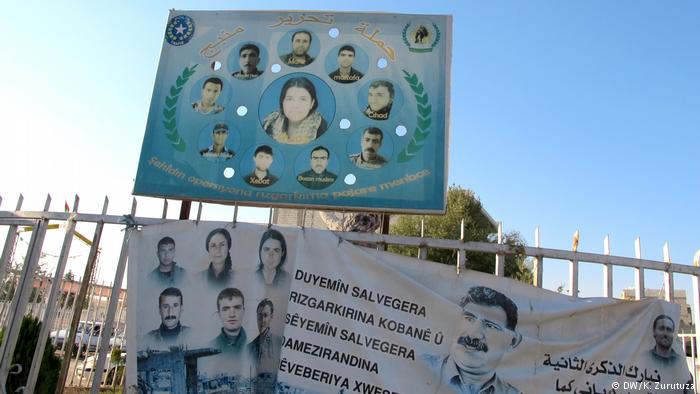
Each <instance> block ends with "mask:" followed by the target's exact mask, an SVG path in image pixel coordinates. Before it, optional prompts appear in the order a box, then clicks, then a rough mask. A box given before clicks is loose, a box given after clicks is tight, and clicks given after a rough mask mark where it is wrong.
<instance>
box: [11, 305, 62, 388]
mask: <svg viewBox="0 0 700 394" xmlns="http://www.w3.org/2000/svg"><path fill="white" fill-rule="evenodd" d="M40 330H41V323H40V322H39V319H37V318H36V317H33V316H30V315H26V316H24V318H22V325H21V327H20V334H19V337H18V338H17V346H16V347H15V353H14V355H13V357H12V364H13V365H14V364H19V365H21V366H22V372H21V373H19V374H10V375H9V376H8V377H7V386H6V389H7V392H8V393H14V392H15V391H16V390H17V389H19V388H20V387H22V386H24V385H25V384H26V382H27V377H28V376H29V369H30V368H31V365H32V357H33V355H34V349H35V348H36V343H37V340H38V338H39V331H40ZM4 334H5V330H4V329H3V330H2V331H0V342H2V339H3V338H4V336H5V335H4ZM55 351H56V349H55V348H54V347H53V345H52V344H51V341H50V340H48V339H47V341H46V347H45V348H44V355H43V358H42V360H41V368H40V369H39V376H38V377H37V380H36V386H35V392H36V393H53V392H55V391H56V384H57V383H58V375H59V373H60V371H61V359H60V358H58V357H57V356H56V355H55V354H54V353H55Z"/></svg>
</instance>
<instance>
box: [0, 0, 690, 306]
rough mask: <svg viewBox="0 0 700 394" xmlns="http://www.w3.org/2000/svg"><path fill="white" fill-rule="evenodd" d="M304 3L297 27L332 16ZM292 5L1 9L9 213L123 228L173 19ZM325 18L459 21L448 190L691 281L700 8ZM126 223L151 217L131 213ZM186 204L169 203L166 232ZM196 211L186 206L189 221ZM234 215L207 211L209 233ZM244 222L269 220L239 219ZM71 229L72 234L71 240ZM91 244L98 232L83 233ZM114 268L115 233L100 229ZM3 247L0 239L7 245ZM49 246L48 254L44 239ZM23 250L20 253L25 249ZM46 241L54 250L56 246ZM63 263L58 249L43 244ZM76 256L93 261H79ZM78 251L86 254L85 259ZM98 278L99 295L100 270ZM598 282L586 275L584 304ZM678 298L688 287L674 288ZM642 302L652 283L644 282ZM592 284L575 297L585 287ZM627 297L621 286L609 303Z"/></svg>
mask: <svg viewBox="0 0 700 394" xmlns="http://www.w3.org/2000/svg"><path fill="white" fill-rule="evenodd" d="M328 5H329V3H328V2H324V1H303V0H302V1H297V2H295V8H294V9H297V10H327V7H328ZM288 6H289V2H282V1H265V2H242V1H225V2H224V1H218V2H217V1H197V2H185V1H171V2H162V1H150V2H145V3H141V2H138V3H137V2H119V3H109V2H88V1H76V2H70V3H69V2H50V3H48V4H41V5H37V3H33V2H11V3H9V4H7V5H5V7H4V8H5V9H8V8H9V10H8V11H7V12H6V13H5V15H6V19H5V21H4V22H3V23H2V24H1V25H0V37H3V38H4V40H3V61H2V62H0V84H1V86H3V88H2V90H1V91H0V119H2V120H3V123H4V124H3V127H2V128H1V129H0V136H1V137H2V138H1V139H0V141H1V142H0V147H2V148H1V149H0V168H1V169H2V170H0V196H2V198H3V200H2V204H1V205H0V209H1V210H13V209H14V206H15V204H16V201H17V196H18V195H19V193H23V195H24V197H25V203H24V209H27V210H40V209H41V208H42V207H43V205H44V200H45V198H46V195H47V194H49V193H50V194H51V196H52V198H53V203H52V206H51V209H52V210H54V211H62V210H63V204H64V201H66V200H67V201H68V202H69V203H70V204H71V206H72V201H73V198H74V195H75V194H78V195H79V196H80V198H81V202H80V211H82V212H93V213H98V212H100V210H101V207H102V202H103V199H104V197H105V196H109V198H110V209H109V213H111V214H125V213H128V211H129V209H130V205H131V199H132V197H131V195H130V193H131V190H132V188H133V180H134V177H135V175H136V168H137V164H138V158H139V154H140V149H141V144H142V141H143V133H144V130H145V126H146V118H147V115H148V108H149V104H150V100H151V95H152V92H153V86H154V82H155V77H156V69H157V66H158V60H159V56H160V50H161V46H162V42H163V32H164V29H165V25H166V23H167V17H168V10H169V9H171V8H175V9H179V10H180V9H181V10H201V9H204V10H236V9H239V10H248V9H259V10H287V9H289V8H288ZM337 7H339V8H336V9H333V11H365V12H389V13H412V14H450V15H452V16H453V18H454V24H453V48H452V64H451V67H452V80H451V97H450V102H451V119H450V123H451V129H450V141H449V144H450V148H449V184H456V185H460V186H463V187H465V188H469V189H472V190H473V191H474V192H475V193H476V195H477V196H479V197H480V199H481V201H482V203H483V205H484V207H485V208H486V210H487V211H488V212H489V213H490V214H491V216H492V217H493V218H495V219H496V220H497V221H501V222H502V223H503V226H504V228H505V230H506V231H519V232H520V233H521V234H522V236H523V237H524V239H525V240H526V241H527V243H528V244H529V245H533V244H534V233H535V228H536V227H538V226H539V229H540V234H541V245H542V246H543V247H547V248H559V249H570V248H571V239H572V235H573V233H574V232H575V231H576V230H579V232H580V234H581V235H580V244H579V251H585V252H594V253H602V251H603V239H604V237H605V236H606V235H609V237H610V240H611V251H612V254H615V255H621V256H629V257H633V256H634V242H635V239H636V238H637V237H639V238H640V240H641V244H642V257H644V258H648V259H654V260H661V259H662V258H663V254H662V250H663V245H664V243H665V242H668V243H669V247H670V252H671V253H670V255H671V260H672V261H673V262H675V263H681V264H692V260H693V255H694V254H695V253H696V251H698V250H699V249H700V229H699V227H700V208H699V207H698V201H699V200H700V160H699V159H698V157H699V156H698V152H699V149H700V132H699V131H700V130H699V129H700V110H698V108H700V51H698V48H700V24H698V23H697V21H698V19H699V18H700V2H697V1H694V0H678V1H672V2H658V1H647V0H641V1H638V0H637V1H631V0H623V1H614V2H612V1H602V0H598V1H566V2H563V1H558V0H542V1H527V2H507V1H488V2H485V1H484V2H473V1H460V2H457V1H441V0H432V1H429V2H427V1H413V0H406V1H402V2H400V3H399V2H388V1H387V2H381V1H353V2H341V3H337ZM137 200H138V204H139V208H138V211H137V213H140V214H142V215H144V216H153V215H159V214H160V211H161V210H162V202H161V201H160V200H157V199H151V198H142V197H139V198H137ZM178 208H179V203H178V202H176V201H172V202H171V203H170V213H169V217H172V218H176V217H177V214H178ZM194 209H195V210H196V207H195V208H194ZM231 212H232V209H231V208H230V207H228V208H215V207H213V206H207V207H205V210H204V215H203V218H204V219H216V220H229V219H230V218H231V215H232V213H231ZM239 220H242V221H257V222H265V221H267V211H266V210H260V209H249V210H242V211H241V214H240V216H239ZM79 230H81V228H80V227H79ZM84 231H85V232H86V234H85V235H87V236H88V237H91V234H92V229H91V227H87V226H86V227H85V230H84ZM109 231H110V233H109V234H110V235H109V237H107V238H105V239H109V240H110V242H111V244H112V247H111V248H110V250H112V251H111V252H109V253H107V252H105V253H104V254H103V257H102V261H104V263H103V264H105V266H109V265H110V264H114V263H115V262H116V258H117V256H118V249H119V247H120V245H121V233H120V231H119V228H116V227H115V228H110V229H109ZM0 235H2V236H3V237H4V232H0ZM51 237H57V238H60V237H58V236H57V235H51ZM23 238H25V239H27V240H28V239H29V236H28V235H23ZM52 242H53V241H52ZM53 243H56V244H57V245H58V246H55V249H56V251H55V252H53V253H54V254H58V251H59V250H60V242H53ZM74 248H75V251H73V250H72V255H74V257H73V258H72V259H71V260H76V261H77V260H79V257H78V256H86V255H87V248H86V247H84V246H81V245H79V244H76V246H75V247H74ZM80 248H83V249H84V250H81V249H80ZM566 267H567V265H566V262H556V261H545V287H547V288H549V289H554V288H556V287H557V286H559V285H564V286H565V287H568V284H567V283H566V282H567V279H566V275H567V274H566ZM104 271H105V274H104V275H103V274H101V277H102V278H103V279H104V280H105V281H110V280H111V279H110V278H109V275H110V274H107V273H108V272H109V269H107V268H105V269H104ZM601 272H602V270H601V269H600V267H598V266H595V265H588V264H584V265H583V266H582V268H581V275H582V284H581V286H580V287H581V295H582V296H599V295H602V277H601ZM675 279H676V281H677V283H676V287H677V288H686V289H689V286H690V281H689V279H688V278H687V277H685V276H683V275H676V276H675ZM646 281H647V283H646V284H647V287H650V288H660V287H661V274H660V273H658V272H648V273H647V274H646ZM584 283H585V285H584ZM632 285H633V280H632V276H631V270H629V269H616V270H615V283H614V287H615V294H616V295H618V294H619V293H620V290H621V289H622V288H623V287H629V286H632Z"/></svg>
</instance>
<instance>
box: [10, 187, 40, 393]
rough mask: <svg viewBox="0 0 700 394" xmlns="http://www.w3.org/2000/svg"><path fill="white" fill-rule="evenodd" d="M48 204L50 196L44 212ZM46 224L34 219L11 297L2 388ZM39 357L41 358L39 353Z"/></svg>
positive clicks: (37, 260)
mask: <svg viewBox="0 0 700 394" xmlns="http://www.w3.org/2000/svg"><path fill="white" fill-rule="evenodd" d="M50 204H51V196H47V197H46V203H45V204H44V212H48V210H49V206H50ZM48 224H49V220H48V219H39V220H37V221H36V225H35V226H34V231H32V238H31V240H30V242H29V245H30V246H29V253H27V256H26V257H25V260H24V267H23V268H22V274H21V275H20V279H19V283H18V284H17V292H16V293H15V296H14V297H13V298H12V304H11V306H10V313H12V315H11V316H12V317H11V318H10V323H9V325H8V326H7V330H6V331H5V338H4V340H3V343H2V347H0V387H2V388H4V387H5V386H6V384H7V375H8V373H9V372H10V365H11V364H12V357H13V355H14V353H15V346H16V345H17V338H18V337H19V331H20V327H21V326H22V319H23V317H24V309H25V308H26V306H27V302H28V301H29V296H30V295H31V292H32V288H33V287H34V273H35V271H36V268H37V265H38V264H39V257H40V256H41V247H42V245H43V243H44V237H45V236H46V227H47V226H48ZM35 356H36V355H35ZM39 358H41V355H40V356H39ZM26 367H27V366H26V365H25V366H24V368H26Z"/></svg>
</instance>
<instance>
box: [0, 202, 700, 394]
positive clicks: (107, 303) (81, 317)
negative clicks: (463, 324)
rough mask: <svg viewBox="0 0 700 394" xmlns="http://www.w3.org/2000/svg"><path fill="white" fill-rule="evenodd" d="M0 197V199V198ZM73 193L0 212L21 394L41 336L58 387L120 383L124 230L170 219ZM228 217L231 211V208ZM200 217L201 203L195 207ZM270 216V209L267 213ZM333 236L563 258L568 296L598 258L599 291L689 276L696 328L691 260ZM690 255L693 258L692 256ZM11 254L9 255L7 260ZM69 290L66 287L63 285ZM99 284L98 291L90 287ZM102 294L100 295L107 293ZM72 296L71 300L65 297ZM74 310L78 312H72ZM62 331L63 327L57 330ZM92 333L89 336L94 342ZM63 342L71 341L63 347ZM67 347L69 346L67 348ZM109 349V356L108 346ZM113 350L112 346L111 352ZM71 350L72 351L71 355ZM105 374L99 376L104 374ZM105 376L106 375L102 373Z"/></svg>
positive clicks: (498, 270) (697, 303) (3, 275)
mask: <svg viewBox="0 0 700 394" xmlns="http://www.w3.org/2000/svg"><path fill="white" fill-rule="evenodd" d="M0 202H1V200H0ZM78 202H79V200H78V198H77V197H76V199H75V202H74V205H73V212H50V211H49V209H48V207H49V204H50V198H47V201H46V204H45V207H44V210H42V211H22V210H21V205H22V198H21V197H20V199H19V201H18V204H17V207H16V209H15V210H12V211H0V226H2V227H4V228H6V229H7V236H6V241H5V246H4V248H3V251H2V255H0V285H3V286H4V284H5V283H8V281H10V282H11V283H13V284H15V286H14V288H15V291H14V294H13V296H12V298H11V301H9V300H5V302H0V326H1V327H3V328H4V330H5V336H4V339H3V343H2V347H1V348H0V356H1V357H2V358H1V360H0V384H1V385H2V386H1V387H3V388H4V387H5V382H6V380H7V376H8V374H9V373H10V372H16V370H17V366H13V365H11V357H10V355H12V354H13V352H14V349H15V346H16V343H17V338H18V337H19V335H20V332H19V327H20V324H21V321H22V317H23V316H24V315H25V314H31V315H33V316H37V317H38V318H39V319H40V320H41V322H42V328H41V332H40V336H39V340H38V344H37V346H36V350H35V353H34V354H35V357H34V359H33V361H32V364H31V365H30V366H25V365H23V366H21V368H22V369H26V368H29V370H30V373H29V378H28V381H27V385H26V387H25V392H32V391H33V388H34V387H35V384H36V377H37V373H38V366H39V363H40V361H41V360H40V358H41V357H37V355H42V354H43V353H44V347H45V345H46V340H47V338H49V335H50V334H52V333H53V335H51V338H50V340H51V341H52V343H54V345H58V347H59V348H60V350H59V352H58V353H59V354H61V355H62V356H63V361H62V368H61V374H60V376H59V387H60V388H61V389H62V388H64V387H70V386H84V387H91V388H92V392H96V391H97V390H98V389H99V388H100V387H105V386H111V387H115V386H120V385H121V384H123V379H124V367H123V361H122V360H123V358H122V357H121V356H122V351H125V349H126V340H125V339H126V336H125V335H126V330H125V327H126V325H125V322H126V302H127V298H126V294H125V292H123V290H122V282H123V279H124V271H125V268H126V260H127V249H126V247H127V243H128V239H129V235H130V233H131V231H132V230H133V229H134V228H136V227H137V226H143V225H151V224H161V223H165V222H170V221H174V220H172V219H166V215H167V201H166V200H164V209H163V215H162V217H160V218H153V217H137V216H136V200H135V199H134V200H133V204H132V209H131V212H130V213H129V214H128V215H107V213H106V212H107V205H108V203H109V201H108V200H107V199H105V201H104V204H103V209H102V213H101V214H89V213H79V212H78V211H77V206H78ZM234 212H235V213H234V218H233V220H234V221H235V220H236V216H235V215H236V213H237V212H238V209H237V208H236V210H235V211H234ZM200 215H201V205H200V209H199V211H198V213H197V217H198V219H197V220H199V216H200ZM270 217H272V215H270ZM52 221H53V222H60V223H63V224H64V225H63V227H62V228H63V229H64V231H65V236H64V239H63V243H62V246H61V253H60V255H59V256H58V259H57V262H56V268H55V270H54V271H53V273H51V274H49V275H48V276H49V278H50V279H51V280H49V281H47V282H48V283H49V285H48V286H47V289H46V292H47V293H46V292H45V294H43V297H42V300H41V301H39V302H37V300H36V299H34V300H32V299H31V297H30V296H31V294H32V290H33V288H34V287H35V286H34V284H35V282H36V281H35V280H34V279H35V273H36V271H37V266H38V261H39V256H40V255H41V252H42V247H43V243H44V239H45V236H46V229H47V227H48V225H49V222H52ZM78 223H92V224H94V226H95V228H94V235H93V238H92V242H91V248H90V253H89V255H88V257H87V260H86V263H85V270H84V273H83V276H82V278H87V280H82V281H80V288H79V290H78V291H77V293H73V292H71V291H68V292H64V293H61V291H62V290H61V289H63V288H64V287H62V283H63V282H64V274H65V272H64V271H65V268H66V261H67V259H68V256H69V253H70V248H71V241H72V239H73V236H74V233H75V226H76V224H78ZM105 225H114V226H118V227H120V228H121V229H122V230H124V235H123V239H122V243H121V249H120V252H119V258H118V260H117V264H116V268H115V271H114V280H113V281H112V282H111V283H110V284H109V285H104V284H102V285H98V284H97V283H95V281H94V280H93V281H91V280H90V278H94V273H95V268H96V266H97V265H98V255H99V252H100V250H101V248H102V245H101V239H102V233H103V229H104V227H105ZM20 226H30V227H31V228H32V236H31V240H30V241H29V242H28V245H27V251H26V254H25V256H24V261H23V264H21V267H22V268H21V270H15V272H14V273H11V272H10V270H9V268H10V266H11V264H12V262H13V261H17V260H18V258H17V254H16V253H15V252H16V246H17V238H18V228H19V227H20ZM336 234H337V235H338V236H340V237H341V238H343V239H345V240H347V241H350V242H357V243H362V244H365V245H367V244H372V245H376V247H377V248H379V249H385V248H386V246H387V245H401V246H410V247H415V248H417V250H418V258H420V259H425V258H426V256H427V251H428V249H431V248H438V249H450V250H455V251H457V259H456V261H455V270H456V271H457V273H459V271H461V270H463V269H465V268H469V261H468V257H467V252H483V253H489V254H492V255H494V257H495V264H494V275H497V276H503V275H504V264H505V258H504V257H505V256H506V255H509V254H516V253H519V254H524V255H526V256H528V257H531V258H532V260H533V285H534V286H537V287H542V277H543V267H544V265H543V261H544V259H553V260H556V261H561V262H562V263H564V264H568V272H569V275H568V277H569V286H570V289H569V295H570V296H572V297H577V295H578V290H579V265H580V264H581V263H584V262H585V263H594V264H600V265H601V266H602V269H603V278H602V282H603V291H604V295H605V296H606V297H612V296H613V294H612V292H613V267H616V266H617V267H628V268H632V269H633V270H634V276H635V298H636V299H641V298H643V295H644V294H645V286H644V275H645V270H652V271H659V272H662V273H663V296H664V298H665V299H666V300H667V301H672V297H673V295H674V280H673V274H674V273H679V274H686V275H690V277H691V281H692V288H693V291H692V300H691V308H692V311H691V312H692V313H691V315H692V322H693V324H692V325H693V327H695V328H697V327H700V293H699V289H700V267H698V266H697V265H698V264H697V263H698V262H697V261H695V262H694V263H695V264H694V265H692V266H691V265H683V264H675V263H671V262H670V261H668V259H667V261H665V262H662V261H654V260H648V259H642V258H639V256H638V257H637V258H631V257H622V256H612V255H610V254H609V253H604V254H596V253H586V252H578V251H573V250H571V251H570V250H560V249H549V248H542V247H540V245H539V237H536V245H535V246H534V247H529V246H527V247H524V248H522V249H515V248H514V247H512V246H510V245H507V244H505V243H502V241H500V240H502V239H503V238H502V237H501V236H500V235H501V226H499V237H498V239H499V241H498V242H496V243H488V242H473V241H467V240H446V239H433V238H424V237H406V236H396V235H383V234H374V233H358V232H337V233H336ZM696 257H697V256H696ZM13 259H14V260H13ZM70 288H71V289H72V288H73V287H72V286H71V287H70ZM97 288H99V291H96V290H95V289H97ZM107 293H108V294H107ZM71 296H72V298H73V302H72V304H70V303H68V301H67V299H69V298H70V297H71ZM78 308H80V309H79V310H80V313H77V310H78ZM96 325H99V327H100V328H99V330H94V329H88V328H87V327H88V326H92V327H95V326H96ZM61 330H63V331H61ZM95 337H97V340H95ZM680 337H681V338H680V339H681V340H682V341H683V344H684V347H686V346H685V344H686V343H688V344H689V345H690V346H688V348H690V351H691V353H692V373H693V376H695V373H696V371H697V365H698V362H697V351H696V349H697V346H696V341H695V338H696V334H695V333H693V334H683V335H681V336H680ZM69 344H77V346H70V345H69ZM73 348H77V349H76V351H75V353H74V352H73ZM110 349H112V354H108V351H109V350H110ZM114 349H117V350H116V351H115V350H114ZM71 354H74V356H72V357H71ZM105 372H106V374H105ZM105 375H106V376H105Z"/></svg>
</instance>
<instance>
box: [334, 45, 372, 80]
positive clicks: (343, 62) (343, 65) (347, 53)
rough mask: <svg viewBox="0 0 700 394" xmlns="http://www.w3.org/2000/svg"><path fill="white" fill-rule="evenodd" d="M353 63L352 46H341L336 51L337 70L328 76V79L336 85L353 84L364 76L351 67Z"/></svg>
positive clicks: (353, 52) (353, 51) (353, 53)
mask: <svg viewBox="0 0 700 394" xmlns="http://www.w3.org/2000/svg"><path fill="white" fill-rule="evenodd" d="M354 61H355V48H353V46H352V45H343V46H342V47H340V49H339V50H338V69H337V70H335V71H333V72H332V73H330V74H328V77H330V79H332V80H334V81H336V82H338V83H353V82H355V81H358V80H360V78H362V77H363V76H364V74H362V73H361V72H359V71H357V70H355V69H354V68H353V67H352V63H353V62H354Z"/></svg>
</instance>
